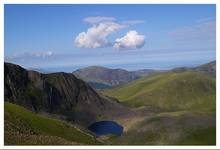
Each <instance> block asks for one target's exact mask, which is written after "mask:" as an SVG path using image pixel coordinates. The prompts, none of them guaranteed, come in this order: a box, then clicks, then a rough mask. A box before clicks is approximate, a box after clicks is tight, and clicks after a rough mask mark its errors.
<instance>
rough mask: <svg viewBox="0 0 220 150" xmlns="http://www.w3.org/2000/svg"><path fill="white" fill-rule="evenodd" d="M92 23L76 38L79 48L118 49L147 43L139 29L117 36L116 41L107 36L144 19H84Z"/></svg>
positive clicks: (138, 46) (75, 42) (131, 47)
mask: <svg viewBox="0 0 220 150" xmlns="http://www.w3.org/2000/svg"><path fill="white" fill-rule="evenodd" d="M83 21H84V22H86V23H89V24H91V25H92V27H90V28H88V29H87V31H84V32H81V33H79V34H78V36H77V37H76V38H75V40H74V44H75V46H77V47H79V48H103V47H113V48H116V49H137V48H141V47H143V46H144V44H145V36H144V35H139V34H138V33H137V31H135V30H133V31H129V32H128V33H127V34H126V35H125V36H124V37H122V38H117V39H116V40H115V42H110V41H108V39H107V37H108V36H109V35H111V34H113V33H115V32H117V31H119V30H121V29H123V28H126V27H128V26H129V25H132V24H138V23H143V21H142V20H133V21H132V20H129V21H127V22H124V23H117V22H116V19H115V18H114V17H100V16H97V17H87V18H85V19H84V20H83Z"/></svg>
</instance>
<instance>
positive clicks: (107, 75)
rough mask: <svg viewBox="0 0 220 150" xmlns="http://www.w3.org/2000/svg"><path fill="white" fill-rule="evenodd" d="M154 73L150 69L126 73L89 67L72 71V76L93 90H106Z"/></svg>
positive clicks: (118, 70) (120, 70)
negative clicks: (87, 84) (81, 80)
mask: <svg viewBox="0 0 220 150" xmlns="http://www.w3.org/2000/svg"><path fill="white" fill-rule="evenodd" d="M155 72H156V71H155V70H152V69H144V70H138V71H127V70H124V69H110V68H105V67H100V66H91V67H86V68H83V69H78V70H76V71H74V72H73V74H74V75H75V76H77V77H78V78H81V79H83V80H84V81H86V82H87V83H89V84H90V85H91V86H92V87H93V88H95V89H106V88H110V87H114V86H118V85H122V84H126V83H128V82H130V81H133V80H136V79H138V78H139V77H141V76H145V75H150V74H152V73H155Z"/></svg>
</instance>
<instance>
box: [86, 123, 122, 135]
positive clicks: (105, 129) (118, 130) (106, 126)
mask: <svg viewBox="0 0 220 150" xmlns="http://www.w3.org/2000/svg"><path fill="white" fill-rule="evenodd" d="M88 129H89V130H90V131H92V132H93V133H95V134H96V135H97V136H102V135H109V134H112V135H121V134H122V133H123V126H121V125H119V124H118V123H117V122H114V121H99V122H95V123H93V124H91V125H90V126H89V127H88Z"/></svg>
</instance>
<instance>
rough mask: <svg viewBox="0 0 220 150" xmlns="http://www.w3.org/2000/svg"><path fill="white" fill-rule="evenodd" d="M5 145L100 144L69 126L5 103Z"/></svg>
mask: <svg viewBox="0 0 220 150" xmlns="http://www.w3.org/2000/svg"><path fill="white" fill-rule="evenodd" d="M5 144H6V145H35V144H36V145H38V144H39V145H64V144H65V145H70V144H85V145H87V144H93V145H97V144H100V143H99V142H98V141H96V140H95V139H94V138H93V137H92V136H90V135H88V134H86V133H84V132H82V131H80V130H78V129H77V128H75V127H73V126H71V125H70V124H68V123H66V122H63V121H60V120H56V119H50V118H47V117H45V116H41V115H38V114H35V113H33V112H31V111H29V110H27V109H25V108H23V107H21V106H18V105H15V104H11V103H5Z"/></svg>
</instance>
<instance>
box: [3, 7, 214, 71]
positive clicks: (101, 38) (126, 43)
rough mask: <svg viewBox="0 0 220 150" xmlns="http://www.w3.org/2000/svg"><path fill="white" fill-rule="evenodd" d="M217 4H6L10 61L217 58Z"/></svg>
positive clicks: (117, 64) (71, 63)
mask: <svg viewBox="0 0 220 150" xmlns="http://www.w3.org/2000/svg"><path fill="white" fill-rule="evenodd" d="M215 9H216V8H215V5H183V4H181V5H168V4H167V5H149V4H146V5H95V4H93V5H5V51H4V52H5V61H7V62H12V63H16V64H19V65H21V66H23V67H26V68H41V69H46V70H53V71H68V72H70V71H72V70H75V69H78V68H82V67H86V66H91V65H100V66H106V67H111V68H124V69H127V70H136V69H143V68H153V69H170V68H175V67H181V66H188V67H190V66H196V65H199V64H203V63H206V62H209V61H212V60H215V54H216V37H215V36H216V16H215V13H216V10H215Z"/></svg>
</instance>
